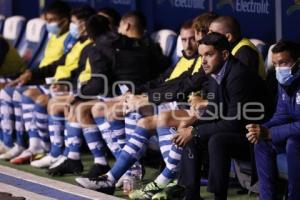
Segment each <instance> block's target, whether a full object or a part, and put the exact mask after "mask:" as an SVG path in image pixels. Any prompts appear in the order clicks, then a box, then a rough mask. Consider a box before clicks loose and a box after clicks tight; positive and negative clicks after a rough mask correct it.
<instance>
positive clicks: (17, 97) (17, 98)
mask: <svg viewBox="0 0 300 200" xmlns="http://www.w3.org/2000/svg"><path fill="white" fill-rule="evenodd" d="M25 90H26V87H20V88H16V89H15V91H14V93H13V104H14V113H15V130H16V140H17V144H18V145H19V146H22V147H24V148H26V135H25V127H24V121H23V118H22V106H21V105H22V104H21V103H22V99H21V97H22V93H23V92H24V91H25Z"/></svg>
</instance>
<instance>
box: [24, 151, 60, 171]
mask: <svg viewBox="0 0 300 200" xmlns="http://www.w3.org/2000/svg"><path fill="white" fill-rule="evenodd" d="M59 158H60V157H59V156H58V157H56V158H55V157H53V156H51V155H50V154H47V155H46V156H45V157H43V158H41V159H40V160H35V161H32V162H31V163H30V165H31V166H33V167H37V168H45V167H49V166H51V165H52V164H54V163H55V162H56V161H57V160H59Z"/></svg>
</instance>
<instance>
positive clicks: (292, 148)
mask: <svg viewBox="0 0 300 200" xmlns="http://www.w3.org/2000/svg"><path fill="white" fill-rule="evenodd" d="M286 153H287V155H288V156H289V155H300V138H299V137H298V138H297V137H290V138H288V140H287V144H286Z"/></svg>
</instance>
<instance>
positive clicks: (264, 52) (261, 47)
mask: <svg viewBox="0 0 300 200" xmlns="http://www.w3.org/2000/svg"><path fill="white" fill-rule="evenodd" d="M250 41H251V42H252V43H253V44H254V45H255V46H256V48H257V49H258V51H259V52H260V53H261V54H262V55H263V58H264V59H265V58H266V56H267V53H268V45H267V44H266V43H265V42H263V41H261V40H259V39H250Z"/></svg>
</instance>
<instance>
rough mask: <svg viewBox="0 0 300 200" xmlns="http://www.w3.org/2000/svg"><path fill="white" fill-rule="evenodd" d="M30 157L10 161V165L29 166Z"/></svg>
mask: <svg viewBox="0 0 300 200" xmlns="http://www.w3.org/2000/svg"><path fill="white" fill-rule="evenodd" d="M30 160H31V157H25V158H19V159H17V160H11V161H10V163H11V164H14V165H22V164H29V163H30Z"/></svg>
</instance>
